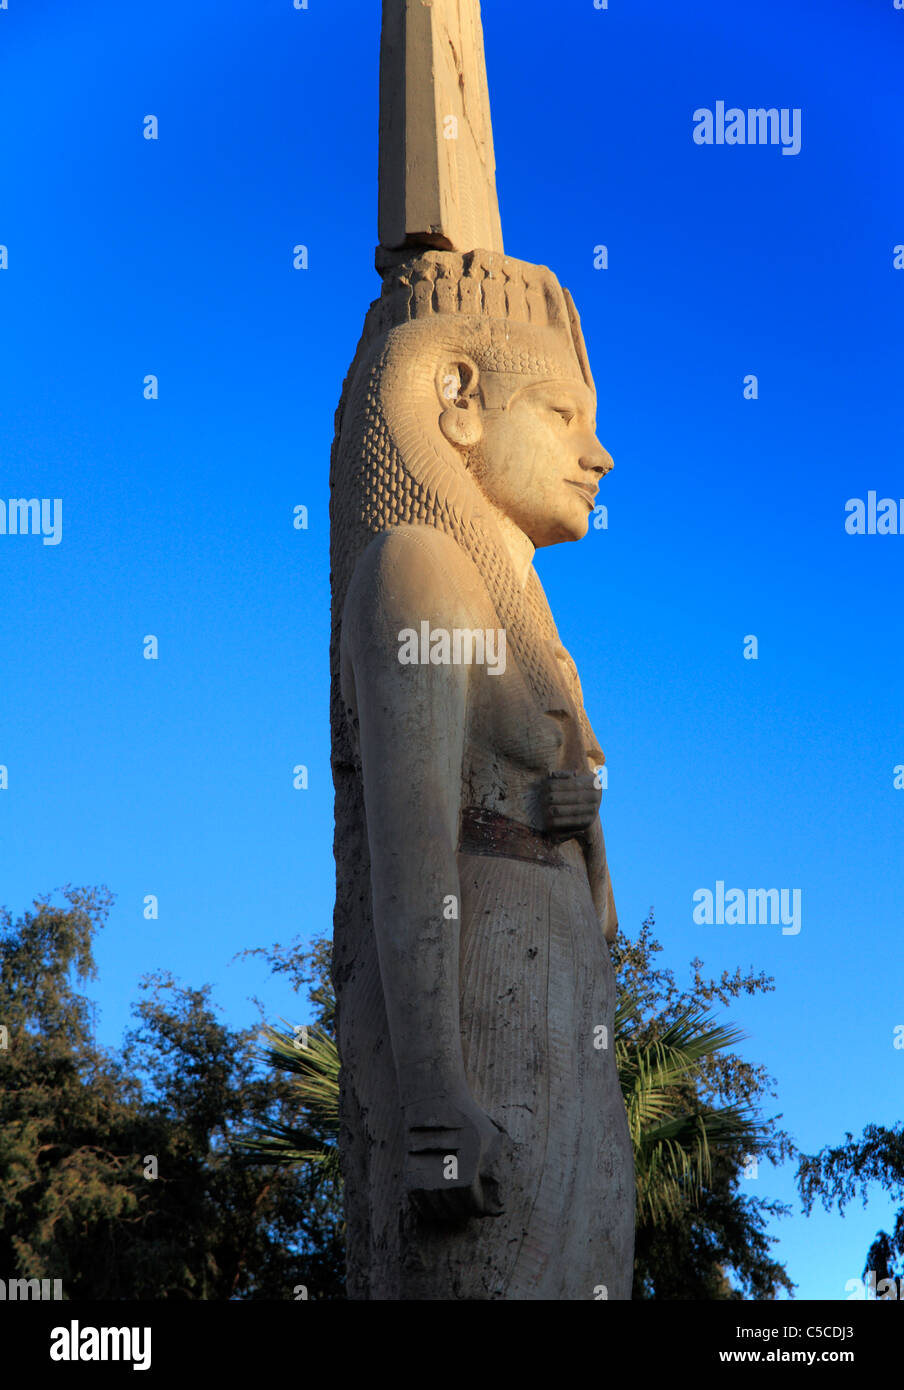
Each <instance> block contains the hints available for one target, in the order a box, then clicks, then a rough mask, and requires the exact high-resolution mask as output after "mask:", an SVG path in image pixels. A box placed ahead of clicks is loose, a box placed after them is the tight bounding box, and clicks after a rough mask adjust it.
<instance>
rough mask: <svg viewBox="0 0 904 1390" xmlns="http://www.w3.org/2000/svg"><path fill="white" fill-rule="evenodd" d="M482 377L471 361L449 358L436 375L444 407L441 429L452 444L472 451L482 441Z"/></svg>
mask: <svg viewBox="0 0 904 1390" xmlns="http://www.w3.org/2000/svg"><path fill="white" fill-rule="evenodd" d="M479 376H480V373H479V372H478V370H477V364H476V363H475V362H472V361H471V359H470V358H469V357H461V356H459V357H455V358H447V359H446V361H445V362H443V363H442V364H441V366H440V369H439V371H438V372H437V374H436V392H437V395H438V396H439V399H440V403H441V404H442V406H443V411H442V414H441V415H440V417H439V427H440V429H441V430H442V432H443V434H444V435H445V437H446V439H448V441H449V443H450V444H455V445H457V446H458V447H459V448H460V449H470V448H473V446H474V445H475V444H479V443H480V440H481V439H482V437H483V419H482V418H481V402H480V396H479V394H478V391H477V382H478V378H479Z"/></svg>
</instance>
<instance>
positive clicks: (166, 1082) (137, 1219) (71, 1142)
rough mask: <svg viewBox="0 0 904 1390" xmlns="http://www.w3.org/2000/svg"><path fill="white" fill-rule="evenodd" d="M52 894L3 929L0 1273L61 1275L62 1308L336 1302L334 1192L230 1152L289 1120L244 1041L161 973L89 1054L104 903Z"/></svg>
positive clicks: (286, 1097)
mask: <svg viewBox="0 0 904 1390" xmlns="http://www.w3.org/2000/svg"><path fill="white" fill-rule="evenodd" d="M63 896H64V898H65V900H66V902H67V903H68V906H67V907H54V906H52V905H51V902H50V899H49V898H43V899H38V900H37V901H36V902H35V905H34V906H35V909H36V910H35V911H34V912H27V913H25V914H24V915H23V916H22V917H21V918H20V919H19V920H18V921H17V922H15V923H14V922H13V921H12V918H11V916H10V914H9V912H4V913H3V914H2V915H0V1023H2V1024H3V1025H5V1026H6V1027H7V1029H8V1045H7V1047H6V1049H5V1050H2V1049H0V1081H2V1090H0V1274H3V1276H4V1277H21V1278H59V1279H61V1280H62V1284H63V1292H64V1295H65V1297H67V1298H71V1299H86V1298H89V1299H94V1298H100V1299H117V1298H129V1299H132V1298H149V1299H162V1298H176V1299H230V1298H234V1299H265V1298H266V1299H293V1298H294V1297H295V1296H296V1295H295V1292H294V1290H295V1288H296V1287H297V1286H298V1285H304V1286H305V1287H306V1288H307V1290H308V1297H309V1298H311V1299H313V1298H321V1299H324V1298H341V1297H342V1296H343V1277H342V1263H343V1254H342V1233H341V1211H340V1202H341V1192H340V1189H339V1186H338V1179H336V1178H334V1177H332V1176H331V1175H330V1174H329V1173H328V1172H326V1171H324V1170H323V1169H322V1168H321V1167H319V1166H318V1167H317V1168H316V1169H315V1168H312V1167H310V1166H309V1167H296V1168H286V1169H282V1170H275V1169H270V1170H268V1171H263V1170H261V1169H255V1168H252V1167H249V1166H248V1165H247V1164H246V1163H245V1162H244V1161H243V1159H242V1157H241V1155H240V1154H239V1153H238V1152H237V1149H236V1144H235V1141H236V1140H237V1139H238V1137H239V1131H240V1129H241V1128H242V1127H243V1126H244V1125H246V1124H247V1123H248V1122H249V1120H250V1121H251V1122H252V1123H254V1124H257V1125H264V1126H266V1125H279V1124H281V1123H285V1122H286V1121H287V1120H288V1119H289V1118H290V1116H291V1115H292V1113H293V1110H292V1106H293V1095H292V1092H291V1089H290V1087H289V1084H288V1082H287V1080H286V1078H285V1077H284V1076H283V1075H282V1074H280V1073H278V1072H269V1073H262V1072H261V1071H260V1066H259V1062H258V1060H257V1057H256V1054H255V1050H254V1046H253V1044H254V1040H255V1036H256V1030H255V1029H253V1028H252V1029H248V1030H245V1031H234V1030H231V1029H228V1028H226V1027H224V1026H223V1025H222V1024H221V1023H220V1022H219V1021H218V1019H217V1017H216V1014H215V1012H214V1009H213V1007H212V1005H211V1002H210V991H209V989H208V988H204V989H200V990H191V989H186V988H183V987H181V986H180V985H178V984H177V983H176V982H175V981H174V980H173V979H172V977H171V976H169V975H167V974H165V973H162V974H159V975H156V976H152V977H149V978H148V979H146V980H145V981H144V982H143V985H142V993H143V997H142V999H141V1001H140V1002H139V1003H138V1005H137V1006H136V1008H135V1010H134V1013H135V1016H136V1027H135V1028H133V1030H132V1031H131V1032H130V1033H129V1035H128V1037H127V1039H126V1043H125V1046H124V1048H123V1050H122V1054H121V1056H114V1055H113V1054H112V1053H110V1052H109V1051H107V1050H105V1049H101V1048H98V1047H96V1046H95V1044H94V1042H93V1039H92V1037H91V1030H90V1026H89V1017H90V1004H89V1002H88V1001H87V999H86V998H84V996H82V995H81V994H80V993H78V991H77V989H76V987H75V986H76V984H78V983H81V982H83V981H85V980H87V979H91V978H94V975H95V968H94V960H93V955H92V950H91V943H92V939H93V935H94V932H95V931H97V930H98V929H100V927H102V926H103V923H104V921H105V919H106V917H107V914H108V912H109V910H110V906H111V903H112V899H111V897H110V895H109V894H108V893H107V892H106V890H104V889H101V890H75V889H70V888H67V889H64V890H63ZM151 1160H153V1162H151ZM154 1165H156V1172H157V1176H156V1177H150V1176H147V1174H148V1173H149V1172H151V1171H153V1169H154Z"/></svg>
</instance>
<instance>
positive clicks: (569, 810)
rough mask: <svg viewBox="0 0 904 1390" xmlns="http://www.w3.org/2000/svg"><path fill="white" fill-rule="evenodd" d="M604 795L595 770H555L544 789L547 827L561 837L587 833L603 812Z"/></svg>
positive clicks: (543, 807)
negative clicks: (601, 810)
mask: <svg viewBox="0 0 904 1390" xmlns="http://www.w3.org/2000/svg"><path fill="white" fill-rule="evenodd" d="M602 796H603V793H602V790H601V789H600V787H598V786H597V779H596V777H595V776H594V775H593V773H592V772H586V773H582V772H551V773H550V774H549V776H548V778H547V779H546V781H545V782H544V783H543V785H542V788H541V792H540V804H541V807H542V809H543V818H544V829H545V830H546V831H547V832H548V833H549V834H551V835H555V836H556V837H557V838H558V839H560V840H570V839H571V838H572V837H573V836H574V835H581V834H583V832H584V831H585V830H589V828H590V826H591V825H592V824H593V822H594V820H595V819H596V817H597V815H598V814H599V809H600V802H601V800H602Z"/></svg>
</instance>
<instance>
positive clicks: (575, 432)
mask: <svg viewBox="0 0 904 1390" xmlns="http://www.w3.org/2000/svg"><path fill="white" fill-rule="evenodd" d="M479 414H480V424H481V427H482V428H481V437H480V439H479V441H478V442H477V443H476V444H475V445H474V446H473V448H472V449H470V450H469V451H468V456H467V457H468V465H469V467H470V468H471V469H472V471H473V474H474V478H475V481H476V482H477V483H478V485H479V486H480V488H481V490H482V491H483V492H484V493H485V494H486V495H487V497H489V499H490V501H491V502H493V503H495V505H496V506H497V507H498V508H499V509H500V511H503V512H505V513H506V515H507V516H509V517H510V518H511V519H512V521H514V523H515V525H516V526H517V527H518V528H519V530H521V531H523V532H524V534H525V535H526V536H528V537H529V539H530V540H531V541H532V542H533V544H534V546H536V547H537V548H539V547H540V546H544V545H557V544H558V543H559V542H560V541H578V540H581V539H582V537H584V536H586V534H587V528H588V526H589V522H590V516H591V514H592V512H593V508H594V505H595V501H594V499H595V497H596V492H597V488H598V486H599V483H600V479H601V478H602V477H603V475H604V474H606V473H608V472H609V470H610V468H612V467H613V463H612V459H611V457H610V455H609V454H608V453H607V452H606V450H605V449H604V448H603V446H602V445H601V444H600V442H599V440H598V439H597V438H596V419H595V416H596V396H595V394H594V392H593V391H591V390H590V388H589V387H588V386H586V385H584V383H583V382H581V381H577V380H549V381H539V382H536V381H535V382H532V383H531V384H530V385H527V386H524V387H521V388H520V389H519V390H517V391H516V392H515V393H514V395H513V396H511V398H510V399H509V401H508V404H507V405H506V406H505V407H504V408H501V409H500V408H495V409H491V408H487V407H486V406H484V407H482V408H480V409H479Z"/></svg>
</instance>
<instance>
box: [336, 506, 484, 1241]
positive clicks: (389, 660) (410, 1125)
mask: <svg viewBox="0 0 904 1390" xmlns="http://www.w3.org/2000/svg"><path fill="white" fill-rule="evenodd" d="M418 533H420V534H418ZM450 545H452V546H454V542H451V541H447V540H446V538H445V537H442V536H438V535H437V533H436V532H433V531H431V530H429V529H428V528H413V527H412V528H397V529H396V530H395V531H392V532H389V533H386V534H385V535H384V536H381V537H379V538H377V540H375V541H374V542H372V544H371V546H370V547H369V548H368V550H367V551H366V552H365V554H364V555H363V556H362V557H361V560H360V561H359V563H358V566H357V568H356V571H355V575H354V577H353V580H352V584H351V586H350V588H349V593H348V597H347V601H346V604H345V609H344V612H343V623H342V626H343V632H342V671H343V676H342V681H343V693H344V699H345V707H346V715H347V717H351V718H352V719H353V720H356V721H357V732H358V746H359V751H360V757H361V768H362V777H363V786H364V802H365V811H366V817H367V828H368V845H369V849H370V861H371V889H372V905H373V921H374V931H375V934H376V943H377V951H378V956H379V961H380V974H381V979H382V983H383V991H384V997H385V1003H386V1013H387V1019H388V1023H389V1032H390V1039H391V1044H392V1050H393V1056H394V1060H395V1065H396V1073H397V1076H398V1083H399V1098H400V1102H401V1105H402V1108H403V1110H404V1112H405V1117H406V1125H407V1133H408V1136H409V1143H408V1183H409V1189H410V1190H412V1191H413V1192H420V1193H424V1192H428V1193H432V1194H433V1197H432V1199H431V1200H433V1201H434V1206H433V1208H432V1210H433V1213H434V1214H435V1215H438V1216H461V1215H465V1214H472V1215H479V1214H485V1212H486V1211H487V1210H488V1205H487V1203H486V1201H484V1199H483V1198H482V1197H481V1189H480V1168H481V1158H482V1157H485V1155H486V1153H487V1151H488V1149H489V1148H491V1147H492V1145H491V1142H490V1141H491V1140H492V1137H493V1133H494V1130H495V1128H496V1127H495V1126H494V1125H493V1122H492V1121H491V1120H490V1119H489V1117H487V1116H485V1115H484V1114H483V1112H482V1111H480V1109H479V1107H477V1106H476V1104H475V1102H474V1101H473V1099H472V1097H471V1096H470V1091H469V1087H468V1083H467V1079H466V1076H465V1069H464V1059H463V1054H462V1044H461V1020H460V993H459V914H460V901H461V899H460V888H459V879H458V860H457V849H458V834H459V816H460V803H461V784H462V761H463V756H464V747H465V736H466V721H467V709H468V677H469V672H470V669H471V668H469V667H468V666H463V665H453V664H446V665H436V666H434V665H430V664H420V663H418V664H403V663H402V662H400V660H399V654H400V646H401V644H400V640H399V634H400V633H401V632H403V631H404V630H405V629H409V630H411V629H413V630H414V632H415V633H417V634H418V637H419V636H420V625H421V622H422V621H423V620H425V619H426V620H427V621H428V622H429V623H430V626H431V628H441V627H446V628H449V629H451V628H453V627H469V626H473V625H474V614H475V608H474V604H473V602H472V601H471V600H470V599H468V598H462V597H461V596H460V594H459V592H458V589H459V586H458V585H457V584H456V583H455V579H456V576H455V574H454V569H453V572H452V573H451V574H450V567H451V566H454V565H455V564H456V563H458V564H460V563H461V562H460V560H458V559H457V556H458V555H459V554H460V552H458V548H457V547H455V553H450V552H448V546H450ZM438 554H439V556H441V557H442V558H443V559H444V560H445V561H446V562H447V563H445V564H440V563H438ZM464 577H465V579H467V575H466V574H465V576H464ZM418 1150H420V1152H418ZM447 1153H452V1154H456V1155H458V1156H459V1158H460V1160H461V1161H460V1163H459V1168H460V1178H459V1180H458V1181H448V1182H447V1181H444V1179H443V1177H442V1175H441V1174H440V1165H441V1158H442V1156H443V1155H445V1154H447ZM449 1200H451V1202H452V1205H451V1206H448V1201H449ZM456 1200H457V1207H456V1205H455V1203H456ZM437 1203H438V1204H439V1206H437V1205H436V1204H437ZM443 1203H446V1204H447V1209H446V1210H443V1209H442V1206H443Z"/></svg>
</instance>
